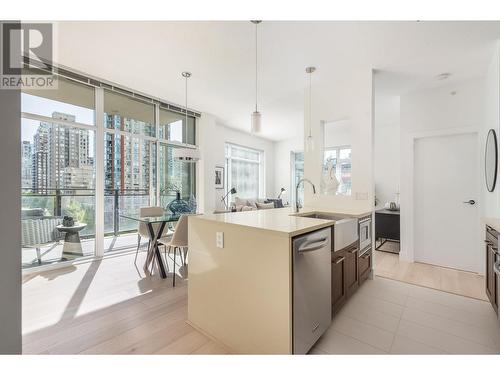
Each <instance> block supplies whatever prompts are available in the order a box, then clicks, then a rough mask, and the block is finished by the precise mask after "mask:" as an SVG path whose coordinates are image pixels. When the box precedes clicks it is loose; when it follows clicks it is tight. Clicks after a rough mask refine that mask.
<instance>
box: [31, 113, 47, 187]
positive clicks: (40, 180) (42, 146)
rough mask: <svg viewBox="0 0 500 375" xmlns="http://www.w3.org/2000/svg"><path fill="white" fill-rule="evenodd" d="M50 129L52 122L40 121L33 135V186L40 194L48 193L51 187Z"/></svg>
mask: <svg viewBox="0 0 500 375" xmlns="http://www.w3.org/2000/svg"><path fill="white" fill-rule="evenodd" d="M49 131H50V124H47V123H40V125H39V126H38V129H37V130H36V133H35V135H34V136H33V156H32V163H31V165H32V172H31V175H32V181H33V182H32V187H33V192H35V193H40V194H46V193H47V192H48V191H47V189H48V188H49V164H48V154H49Z"/></svg>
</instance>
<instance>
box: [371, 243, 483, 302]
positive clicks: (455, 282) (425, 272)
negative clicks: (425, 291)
mask: <svg viewBox="0 0 500 375" xmlns="http://www.w3.org/2000/svg"><path fill="white" fill-rule="evenodd" d="M383 246H399V245H398V244H397V243H393V242H392V243H391V242H386V243H385V244H384V245H383ZM374 253H375V266H374V268H375V274H376V275H378V276H381V277H385V278H388V279H392V280H398V281H403V282H406V283H410V284H415V285H421V286H425V287H427V288H433V289H437V290H442V291H445V292H449V293H454V294H458V295H461V296H466V297H472V298H477V299H481V300H484V301H487V300H488V298H487V297H486V293H485V280H484V276H481V275H479V274H477V273H473V272H466V271H460V270H455V269H452V268H445V267H439V266H434V265H430V264H425V263H418V262H414V263H410V262H405V261H402V260H400V259H399V255H398V254H392V253H387V252H383V251H378V250H376V251H375V252H374Z"/></svg>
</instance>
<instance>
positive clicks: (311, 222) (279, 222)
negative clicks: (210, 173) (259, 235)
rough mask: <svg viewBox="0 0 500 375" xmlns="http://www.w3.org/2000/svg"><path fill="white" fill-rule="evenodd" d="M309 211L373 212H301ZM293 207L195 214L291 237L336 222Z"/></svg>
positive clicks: (355, 213) (351, 214)
mask: <svg viewBox="0 0 500 375" xmlns="http://www.w3.org/2000/svg"><path fill="white" fill-rule="evenodd" d="M308 212H321V213H328V214H337V215H345V216H349V217H361V216H366V215H369V214H370V213H371V212H366V211H364V212H361V211H348V212H346V211H345V210H344V212H337V211H330V210H315V209H307V208H305V209H301V210H300V212H299V215H300V214H305V213H308ZM295 215H297V214H296V213H295V212H294V210H293V208H292V207H284V208H275V209H268V210H256V211H244V212H230V213H221V214H206V215H199V216H195V217H193V218H195V219H196V220H198V219H199V220H210V221H217V222H221V223H226V224H233V225H241V226H245V227H251V228H256V229H259V230H268V231H274V232H276V233H277V234H280V235H286V236H289V237H292V236H296V235H299V234H302V233H307V232H310V231H312V230H316V229H321V228H325V227H328V226H331V225H334V224H335V221H334V220H323V219H313V218H308V217H300V216H295Z"/></svg>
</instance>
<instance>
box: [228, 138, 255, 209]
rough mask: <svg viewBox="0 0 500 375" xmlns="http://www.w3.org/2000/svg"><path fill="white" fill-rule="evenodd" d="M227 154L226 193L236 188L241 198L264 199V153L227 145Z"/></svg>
mask: <svg viewBox="0 0 500 375" xmlns="http://www.w3.org/2000/svg"><path fill="white" fill-rule="evenodd" d="M225 152H226V191H229V189H231V188H235V189H236V191H237V194H235V196H238V197H240V198H250V199H256V198H262V197H263V196H264V195H265V194H264V193H265V192H264V186H263V185H264V178H263V176H264V168H263V152H262V151H260V150H254V149H251V148H248V147H243V146H237V145H234V144H231V143H226V148H225ZM230 195H231V194H230ZM233 198H234V197H231V199H233Z"/></svg>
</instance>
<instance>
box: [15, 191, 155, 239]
mask: <svg viewBox="0 0 500 375" xmlns="http://www.w3.org/2000/svg"><path fill="white" fill-rule="evenodd" d="M21 190H22V194H21V197H22V207H23V209H43V210H44V214H45V215H52V216H65V215H67V216H72V217H74V218H75V220H76V221H81V222H85V223H87V227H86V228H85V229H84V230H83V231H82V232H81V236H82V237H87V238H88V237H94V236H95V190H94V189H54V188H42V189H38V190H36V189H31V188H23V189H21ZM149 205H150V194H149V190H146V189H112V190H111V189H105V191H104V232H105V234H113V235H115V236H117V235H119V234H121V233H126V232H131V231H135V230H137V223H135V222H132V221H130V220H125V219H123V218H121V217H120V215H122V214H135V213H137V212H138V211H139V208H140V207H144V206H149Z"/></svg>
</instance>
